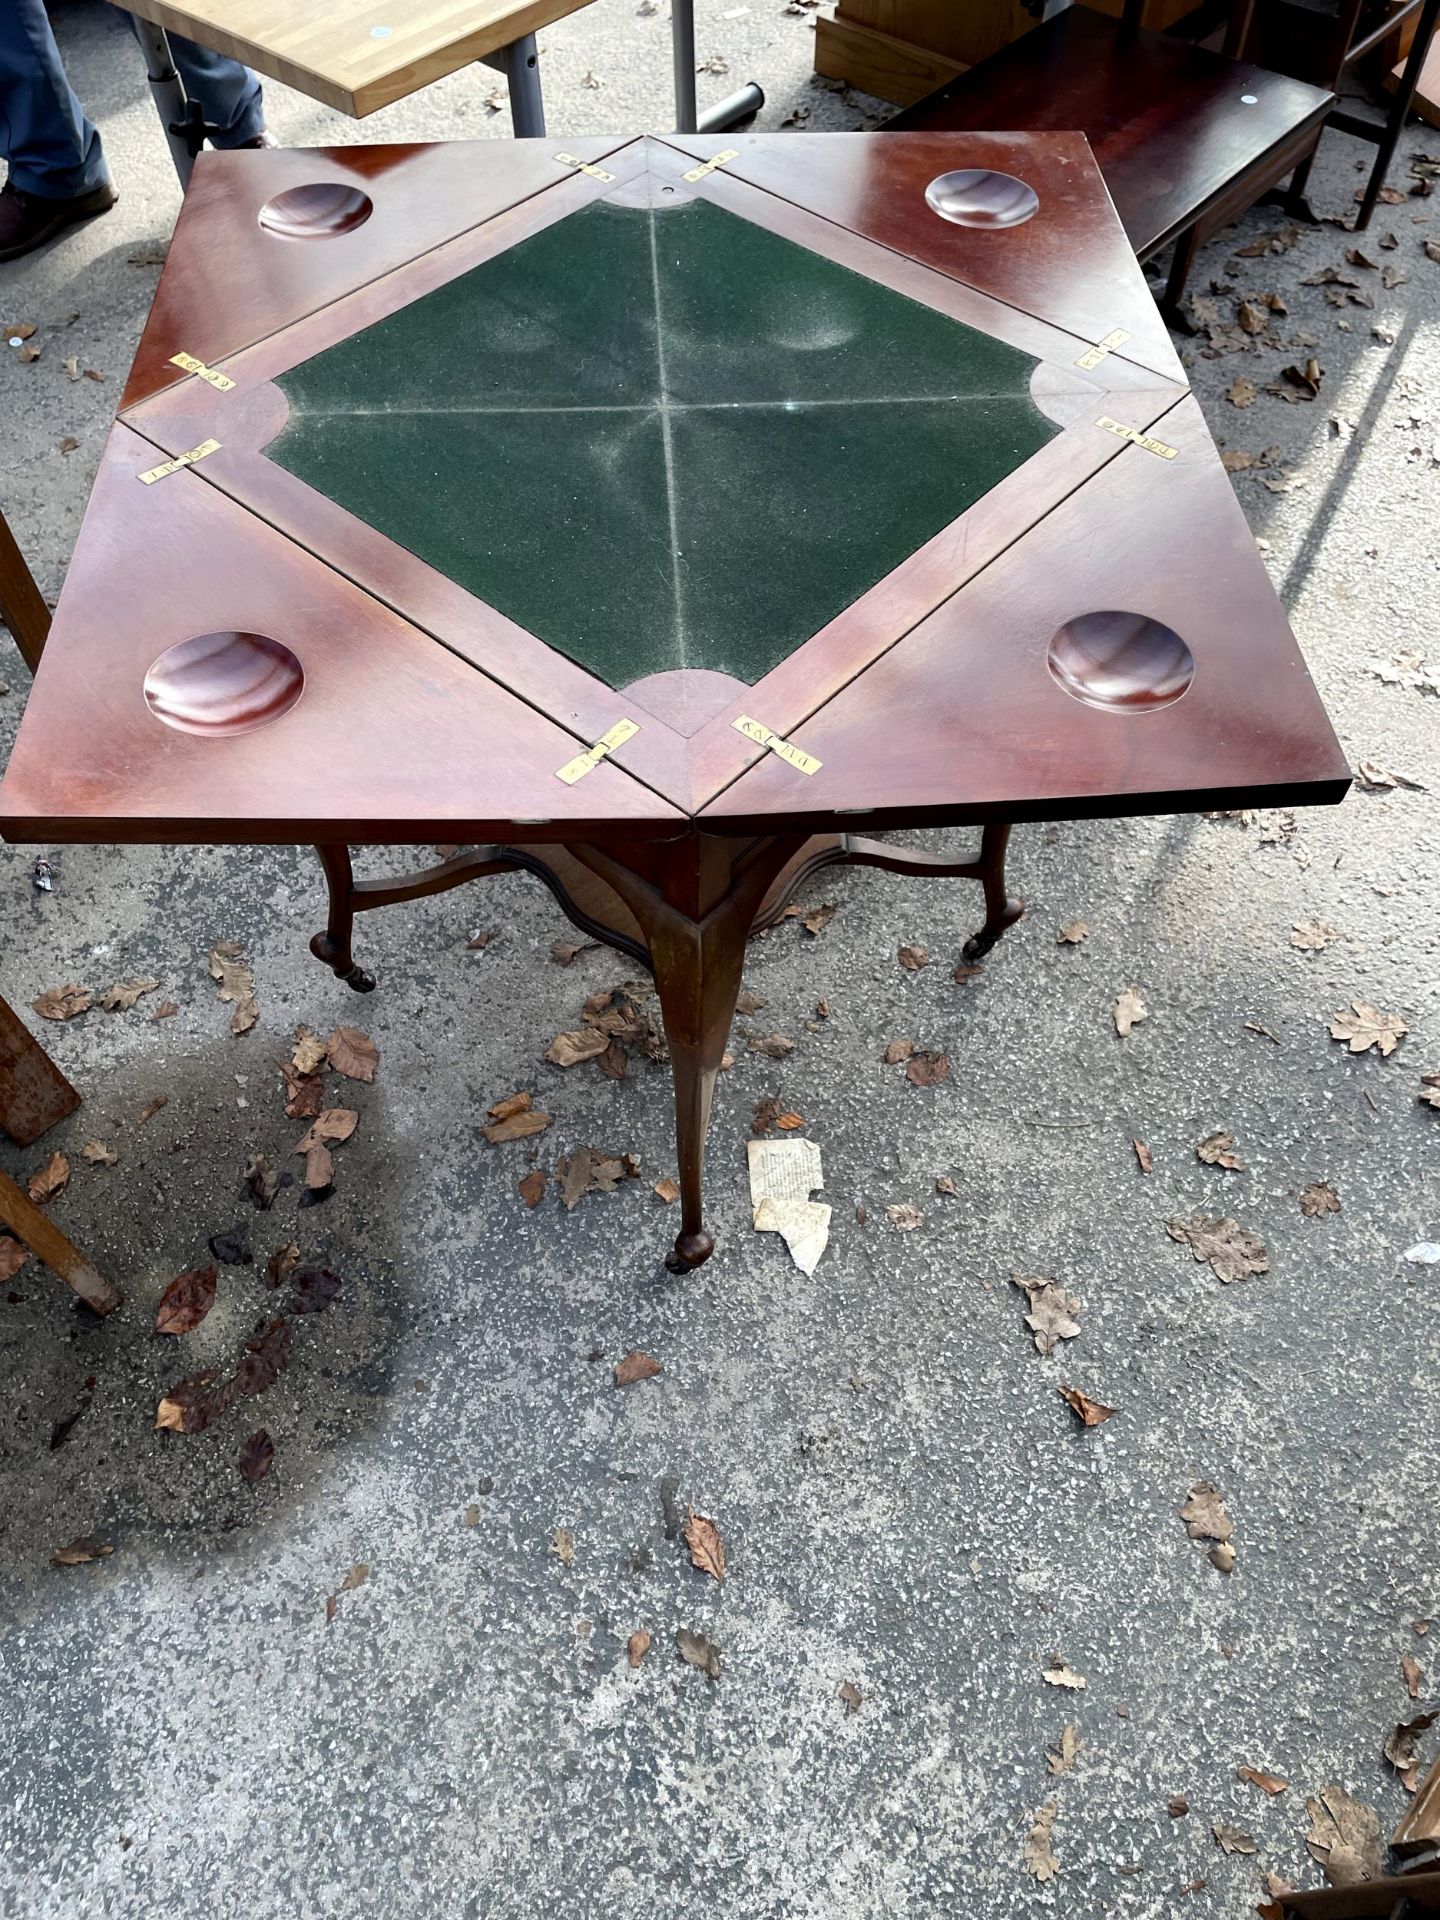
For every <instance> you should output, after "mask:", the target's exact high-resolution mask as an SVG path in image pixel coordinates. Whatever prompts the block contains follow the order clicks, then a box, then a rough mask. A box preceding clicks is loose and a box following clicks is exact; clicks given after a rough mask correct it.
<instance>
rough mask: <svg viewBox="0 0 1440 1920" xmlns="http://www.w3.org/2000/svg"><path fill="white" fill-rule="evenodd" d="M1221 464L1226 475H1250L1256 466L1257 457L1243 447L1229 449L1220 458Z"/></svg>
mask: <svg viewBox="0 0 1440 1920" xmlns="http://www.w3.org/2000/svg"><path fill="white" fill-rule="evenodd" d="M1220 464H1221V466H1222V467H1223V468H1224V469H1225V471H1226V473H1248V472H1249V471H1250V469H1251V467H1253V466H1254V465H1255V464H1256V461H1255V455H1254V454H1253V453H1247V452H1246V451H1245V449H1244V448H1243V447H1227V448H1226V450H1225V451H1224V453H1222V454H1221V456H1220Z"/></svg>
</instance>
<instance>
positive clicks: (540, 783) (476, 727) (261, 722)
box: [0, 425, 683, 842]
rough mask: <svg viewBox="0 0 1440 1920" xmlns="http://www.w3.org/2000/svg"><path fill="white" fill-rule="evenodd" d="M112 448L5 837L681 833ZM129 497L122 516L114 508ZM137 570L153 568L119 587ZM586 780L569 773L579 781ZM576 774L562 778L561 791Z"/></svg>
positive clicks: (545, 735) (30, 726) (384, 624)
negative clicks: (139, 557)
mask: <svg viewBox="0 0 1440 1920" xmlns="http://www.w3.org/2000/svg"><path fill="white" fill-rule="evenodd" d="M157 464H163V463H162V462H161V456H159V455H158V453H157V451H156V449H155V448H153V447H152V446H150V445H149V443H148V442H146V441H145V440H143V439H141V438H140V436H139V435H137V434H135V433H133V432H131V431H130V430H129V429H128V428H126V427H125V426H123V425H121V426H117V427H116V428H115V429H114V431H113V433H112V436H111V439H110V442H109V444H108V446H107V448H106V451H105V455H104V458H103V460H102V464H101V469H100V474H99V477H98V478H97V480H96V484H95V490H94V493H93V495H92V499H91V506H90V511H89V515H88V517H87V521H86V525H85V527H84V528H83V529H82V532H81V536H80V541H79V544H78V546H77V548H76V552H75V557H74V559H73V561H72V562H71V567H70V573H69V577H68V579H67V582H66V590H65V595H64V599H63V602H62V606H61V610H60V613H59V614H58V616H57V618H56V621H55V624H54V626H53V628H52V630H51V633H50V636H49V639H48V641H47V643H46V649H45V655H44V658H43V660H42V662H41V665H40V671H39V673H38V675H37V677H36V682H35V687H34V691H33V692H32V694H31V696H30V700H29V703H28V705H27V707H26V711H25V715H24V718H23V720H22V722H21V725H20V731H19V735H18V738H17V740H16V743H15V747H14V751H13V753H12V755H11V758H10V764H9V768H8V770H7V773H6V777H5V780H4V783H3V786H0V820H3V822H4V826H5V831H6V835H7V837H9V838H11V839H26V838H28V839H44V838H48V837H51V835H52V833H53V835H54V836H55V837H58V838H66V839H77V838H80V839H83V838H85V837H86V835H85V833H84V832H83V831H82V829H83V828H84V826H85V825H86V823H87V822H93V825H94V837H95V838H97V839H155V838H164V837H169V836H174V837H176V838H181V839H188V840H206V839H211V838H213V839H216V840H234V839H248V840H254V841H295V840H299V841H305V840H322V839H326V838H329V839H347V840H350V841H352V842H362V841H367V840H379V841H393V842H405V841H425V840H429V839H437V838H438V839H441V840H444V839H446V838H447V837H448V838H450V839H457V838H460V837H464V838H465V839H479V840H483V839H489V838H495V837H503V836H504V835H505V834H507V833H509V832H513V830H514V826H515V823H517V822H519V821H525V822H526V823H527V828H526V837H527V839H530V840H536V839H543V838H544V837H545V830H546V829H547V828H560V829H563V830H564V831H565V832H566V833H567V834H570V835H573V834H575V833H577V832H578V831H581V830H583V829H584V828H585V827H586V826H588V825H591V824H594V823H624V824H625V825H626V826H627V827H628V828H630V829H631V830H633V831H635V832H638V833H640V834H642V835H643V834H644V833H645V832H646V830H647V828H653V829H654V830H656V831H662V830H664V831H671V832H673V831H674V829H675V827H676V826H677V825H679V824H681V822H682V820H683V816H682V815H680V814H679V813H678V812H677V811H676V809H675V808H673V807H672V806H670V805H669V804H668V802H666V801H664V800H662V799H661V798H660V797H659V796H658V795H656V794H655V793H653V792H652V791H651V790H650V789H648V788H647V787H645V786H643V785H641V783H640V782H639V781H637V780H635V779H634V778H633V777H632V776H631V775H629V774H627V773H624V772H622V771H621V770H620V769H619V768H618V767H617V766H616V765H614V763H613V762H612V761H611V760H610V759H609V757H608V751H603V752H587V748H591V747H592V746H593V745H595V743H592V742H589V741H587V740H585V739H584V738H582V737H577V735H576V734H575V733H573V732H571V731H567V729H566V728H564V727H562V726H559V725H557V724H556V723H555V722H554V721H552V720H549V719H547V718H545V717H544V716H543V715H542V714H540V713H538V712H537V711H536V710H535V709H534V708H533V707H531V706H528V705H527V704H526V703H525V702H524V701H522V700H520V699H518V698H517V697H516V696H515V695H513V694H511V693H508V692H506V690H505V689H504V688H502V687H500V686H499V685H498V684H497V683H496V682H495V681H494V680H492V679H490V678H488V677H487V676H486V675H485V674H483V673H481V672H479V671H478V670H477V669H476V668H474V667H473V666H471V665H469V664H468V663H467V662H466V661H464V660H462V659H460V658H459V657H458V656H457V655H455V654H454V653H452V652H450V651H449V650H448V649H447V648H445V647H443V646H441V645H440V644H439V643H438V642H437V641H435V640H433V639H432V638H430V637H429V636H428V635H427V634H425V633H423V632H421V631H420V630H419V629H417V628H416V627H414V626H412V625H410V624H408V623H407V622H406V621H405V620H403V619H401V618H399V617H398V616H397V615H396V614H394V613H392V612H391V611H390V610H389V609H387V608H385V607H383V606H381V605H380V604H379V603H378V602H377V601H375V600H373V599H372V598H370V596H369V595H367V594H365V593H363V592H361V591H360V589H358V588H357V587H355V586H353V585H352V584H351V583H350V582H349V581H348V580H346V579H345V578H344V577H343V576H341V575H339V574H337V573H335V572H334V571H333V570H332V569H330V568H328V567H326V566H325V565H324V564H323V563H322V562H320V561H318V560H316V559H315V558H314V557H313V556H312V555H310V554H308V553H306V552H305V551H304V549H303V548H301V547H298V546H296V545H295V544H294V543H293V542H292V541H290V540H288V539H286V538H285V537H284V536H283V535H281V534H279V533H277V532H275V531H274V529H273V528H270V527H267V526H265V525H264V524H263V523H261V522H259V521H256V520H255V519H254V518H253V517H252V516H250V515H249V514H247V513H245V512H244V511H243V509H241V508H239V507H237V506H236V505H235V504H234V503H233V502H232V501H230V500H229V499H227V498H226V496H225V495H224V494H222V493H220V492H219V491H218V490H217V489H216V488H214V487H212V486H210V485H209V484H208V483H207V482H206V481H205V480H204V479H203V477H202V476H201V474H200V473H199V472H198V471H196V470H193V469H185V468H181V469H180V470H179V471H173V472H168V473H164V474H163V475H162V477H159V478H156V479H154V480H153V481H150V482H149V483H146V482H144V481H142V478H141V476H142V474H145V473H149V472H153V471H154V470H155V468H156V466H157ZM122 498H123V511H121V510H120V502H121V499H122ZM119 529H123V538H124V541H125V543H126V549H127V554H128V555H129V556H130V557H131V559H132V560H133V556H134V554H135V553H136V552H137V551H138V552H143V553H145V554H148V555H149V556H150V559H151V564H149V565H134V564H131V565H129V566H127V567H126V568H125V572H124V580H125V587H124V591H123V592H117V590H116V580H117V577H119V571H118V570H119V562H120V559H121V556H120V555H118V554H117V553H116V551H115V550H114V548H115V541H116V539H117V530H119ZM577 762H583V763H584V764H583V766H581V767H579V768H577V766H576V763H577ZM561 769H565V770H566V773H567V775H568V777H562V776H561Z"/></svg>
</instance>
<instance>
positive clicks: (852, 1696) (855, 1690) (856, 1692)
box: [835, 1680, 865, 1714]
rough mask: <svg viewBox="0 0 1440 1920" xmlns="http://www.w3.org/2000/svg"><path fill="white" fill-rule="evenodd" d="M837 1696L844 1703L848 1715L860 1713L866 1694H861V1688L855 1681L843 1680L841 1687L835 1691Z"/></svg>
mask: <svg viewBox="0 0 1440 1920" xmlns="http://www.w3.org/2000/svg"><path fill="white" fill-rule="evenodd" d="M835 1694H836V1697H837V1699H839V1700H842V1701H843V1702H844V1704H845V1711H846V1713H847V1714H848V1713H858V1712H859V1711H860V1708H861V1706H862V1704H863V1703H864V1699H865V1696H864V1694H863V1693H861V1691H860V1689H859V1687H857V1686H856V1684H855V1682H854V1681H853V1680H842V1681H841V1683H840V1685H839V1686H838V1687H837V1688H836V1689H835Z"/></svg>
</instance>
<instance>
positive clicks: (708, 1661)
mask: <svg viewBox="0 0 1440 1920" xmlns="http://www.w3.org/2000/svg"><path fill="white" fill-rule="evenodd" d="M675 1645H676V1647H677V1648H678V1649H679V1653H680V1658H681V1659H682V1660H683V1661H684V1662H685V1664H686V1665H687V1666H691V1667H699V1669H700V1671H701V1672H702V1673H706V1674H708V1675H709V1676H710V1678H711V1679H712V1680H718V1679H719V1678H720V1649H719V1648H718V1647H717V1646H716V1645H715V1643H714V1641H712V1640H707V1639H706V1638H705V1636H704V1634H703V1633H693V1632H692V1631H691V1629H690V1628H689V1627H677V1628H676V1629H675Z"/></svg>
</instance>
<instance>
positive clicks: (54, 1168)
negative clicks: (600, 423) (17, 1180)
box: [25, 1153, 70, 1207]
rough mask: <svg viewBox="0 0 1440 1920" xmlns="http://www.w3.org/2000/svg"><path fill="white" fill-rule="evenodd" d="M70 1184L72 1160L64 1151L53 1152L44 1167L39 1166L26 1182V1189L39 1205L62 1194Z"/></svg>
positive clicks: (41, 1205) (43, 1204)
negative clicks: (68, 1158) (66, 1156)
mask: <svg viewBox="0 0 1440 1920" xmlns="http://www.w3.org/2000/svg"><path fill="white" fill-rule="evenodd" d="M69 1184H70V1162H69V1161H68V1160H67V1159H66V1158H65V1156H64V1154H63V1153H52V1154H51V1156H50V1158H49V1159H48V1160H47V1161H46V1162H45V1164H44V1166H43V1167H37V1168H36V1169H35V1171H34V1173H32V1174H31V1175H30V1177H29V1179H28V1180H27V1181H26V1183H25V1190H26V1192H27V1193H28V1194H29V1195H30V1198H31V1199H32V1200H33V1201H34V1203H35V1205H36V1206H37V1207H43V1206H45V1205H46V1204H47V1203H48V1202H49V1201H51V1200H54V1199H55V1198H56V1197H57V1195H59V1194H62V1193H63V1192H64V1191H65V1189H66V1187H68V1186H69Z"/></svg>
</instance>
